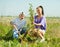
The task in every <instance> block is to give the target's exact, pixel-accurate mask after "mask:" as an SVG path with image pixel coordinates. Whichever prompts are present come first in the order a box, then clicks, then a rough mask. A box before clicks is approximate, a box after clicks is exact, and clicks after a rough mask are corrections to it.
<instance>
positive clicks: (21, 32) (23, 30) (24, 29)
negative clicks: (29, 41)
mask: <svg viewBox="0 0 60 47" xmlns="http://www.w3.org/2000/svg"><path fill="white" fill-rule="evenodd" d="M18 31H20V30H18ZM25 32H26V28H22V30H21V31H20V34H21V35H22V34H24V33H25ZM13 38H18V33H17V31H16V30H15V31H13Z"/></svg>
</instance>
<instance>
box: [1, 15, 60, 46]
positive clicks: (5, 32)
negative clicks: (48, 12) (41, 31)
mask: <svg viewBox="0 0 60 47" xmlns="http://www.w3.org/2000/svg"><path fill="white" fill-rule="evenodd" d="M14 18H16V17H12V16H11V17H9V16H7V17H4V16H2V17H0V47H60V18H59V17H46V21H47V30H46V33H45V42H43V43H40V42H39V38H37V37H32V36H29V35H28V34H27V36H26V37H25V38H24V39H23V41H21V42H20V38H19V39H13V38H12V31H11V29H13V28H12V26H11V25H10V21H11V20H13V19H14ZM26 21H27V23H29V18H26ZM21 37H23V35H21ZM34 38H35V39H34ZM36 39H37V40H38V41H36Z"/></svg>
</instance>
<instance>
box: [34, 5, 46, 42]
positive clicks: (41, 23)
mask: <svg viewBox="0 0 60 47" xmlns="http://www.w3.org/2000/svg"><path fill="white" fill-rule="evenodd" d="M36 11H37V15H36V16H34V22H33V24H34V26H35V29H34V31H35V32H36V33H38V35H39V36H40V37H41V42H43V41H44V40H45V38H44V34H45V31H46V19H45V16H44V11H43V7H42V6H38V7H37V8H36ZM37 30H39V31H38V32H37Z"/></svg>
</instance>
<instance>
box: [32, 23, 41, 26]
mask: <svg viewBox="0 0 60 47" xmlns="http://www.w3.org/2000/svg"><path fill="white" fill-rule="evenodd" d="M33 24H34V25H37V26H41V24H40V23H38V24H37V23H35V22H33Z"/></svg>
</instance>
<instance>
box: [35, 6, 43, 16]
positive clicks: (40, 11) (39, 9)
mask: <svg viewBox="0 0 60 47" xmlns="http://www.w3.org/2000/svg"><path fill="white" fill-rule="evenodd" d="M36 11H37V14H38V15H41V14H42V9H41V8H39V7H38V8H37V9H36Z"/></svg>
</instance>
